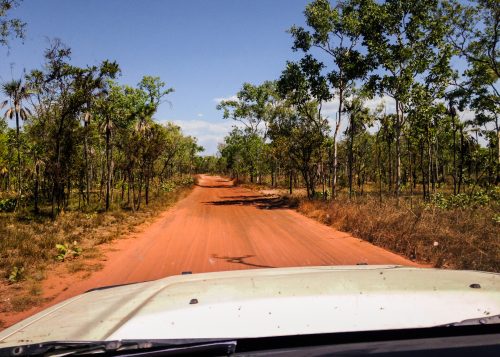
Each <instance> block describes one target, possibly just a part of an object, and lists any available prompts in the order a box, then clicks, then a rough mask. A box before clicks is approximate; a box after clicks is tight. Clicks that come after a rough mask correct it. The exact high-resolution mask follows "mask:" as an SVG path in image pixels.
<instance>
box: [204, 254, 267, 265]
mask: <svg viewBox="0 0 500 357" xmlns="http://www.w3.org/2000/svg"><path fill="white" fill-rule="evenodd" d="M253 257H255V255H243V256H241V257H220V256H218V255H217V254H212V258H214V259H221V260H225V261H226V262H228V263H235V264H242V265H248V266H251V267H255V268H274V267H272V266H270V265H260V264H254V263H249V262H246V261H245V259H248V258H253Z"/></svg>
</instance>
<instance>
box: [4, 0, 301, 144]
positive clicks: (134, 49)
mask: <svg viewBox="0 0 500 357" xmlns="http://www.w3.org/2000/svg"><path fill="white" fill-rule="evenodd" d="M307 2H308V1H307V0H252V1H251V0H245V1H243V0H212V1H208V0H206V1H202V0H196V1H195V0H182V1H180V0H178V1H173V0H141V1H139V0H136V1H131V0H43V1H41V0H24V1H23V2H22V3H21V5H20V7H19V8H17V9H16V10H15V11H14V12H13V16H16V17H19V18H21V19H23V20H24V21H25V22H27V38H26V40H25V41H24V43H21V41H20V40H13V41H11V47H10V49H9V50H7V49H5V48H0V51H1V53H0V56H1V58H2V62H0V76H1V78H0V80H2V81H5V80H9V79H11V77H12V76H14V77H19V76H20V75H21V74H22V71H23V69H26V70H28V71H29V70H31V69H33V68H39V67H40V66H41V65H42V63H43V50H44V48H46V47H47V43H48V42H47V41H48V39H53V38H56V37H57V38H60V39H61V40H62V41H63V42H64V43H66V44H67V45H68V46H70V47H71V48H72V50H73V56H72V61H73V63H74V64H76V65H81V66H83V65H86V64H89V65H92V64H97V63H99V62H100V61H101V60H104V59H111V60H116V61H117V62H118V63H119V64H120V66H121V69H122V76H121V77H120V78H119V81H120V82H121V83H124V84H131V85H133V84H136V83H137V82H138V81H139V80H140V78H141V77H142V76H143V75H154V76H160V77H161V78H162V80H164V81H165V82H166V83H167V84H168V86H171V87H174V88H175V93H173V94H172V95H170V96H169V98H168V99H169V100H170V102H171V103H172V105H171V106H170V105H169V104H167V103H164V104H162V106H161V107H160V109H159V111H158V113H157V115H156V118H157V119H158V120H161V121H163V120H169V121H175V122H176V123H177V124H179V125H181V127H183V128H184V131H185V132H186V133H188V134H191V135H195V136H197V137H198V138H199V142H200V144H201V145H203V146H204V147H205V148H206V152H205V154H213V153H215V152H216V148H217V142H218V141H221V140H222V138H223V137H224V134H225V133H226V132H227V130H228V129H230V127H231V125H232V124H233V123H231V122H230V121H227V120H224V119H222V115H221V112H219V111H217V110H216V109H215V106H216V104H217V103H216V101H217V98H227V97H230V96H232V95H234V94H235V93H236V92H237V91H238V89H239V88H240V87H241V84H242V83H243V82H251V83H255V84H257V83H261V82H263V81H264V80H269V79H276V78H278V77H279V75H280V73H281V71H282V69H283V68H284V67H285V62H286V60H291V59H296V58H298V55H299V54H297V53H294V52H293V51H292V50H291V44H292V41H291V38H290V35H289V34H288V33H286V30H287V29H288V28H289V27H290V26H291V25H293V24H297V25H303V23H304V18H303V10H304V7H305V5H306V4H307Z"/></svg>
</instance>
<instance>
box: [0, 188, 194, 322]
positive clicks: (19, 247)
mask: <svg viewBox="0 0 500 357" xmlns="http://www.w3.org/2000/svg"><path fill="white" fill-rule="evenodd" d="M190 191H191V187H179V188H177V189H175V190H173V191H172V192H169V193H166V194H163V195H162V196H159V197H157V198H155V199H154V200H153V201H152V202H150V204H149V205H148V206H145V207H144V208H143V209H141V210H140V211H136V212H132V211H131V210H123V209H119V208H116V209H115V210H113V211H110V212H102V213H97V212H91V213H82V212H78V211H68V212H62V213H61V214H60V215H59V216H58V217H57V218H56V219H54V220H52V219H50V218H48V217H40V216H38V217H36V216H33V215H31V214H29V213H18V214H12V213H1V214H0V237H1V239H0V315H1V314H3V313H8V312H19V311H25V310H28V309H32V308H33V307H36V306H38V305H40V304H42V303H46V302H48V301H50V300H51V299H52V297H53V295H54V294H55V293H57V290H58V289H60V288H61V286H62V285H63V284H62V285H61V284H57V285H58V286H55V285H54V286H49V287H48V289H46V290H45V291H44V290H43V289H42V285H43V284H42V283H43V282H44V281H45V279H46V278H47V277H49V276H50V277H55V276H57V279H56V280H58V281H61V282H64V281H66V282H71V281H77V280H82V279H87V278H88V277H90V276H91V274H92V273H93V272H95V271H98V270H100V269H102V267H103V261H104V260H106V257H105V254H104V253H105V252H109V251H112V250H113V249H114V248H113V241H114V240H116V239H121V238H128V237H131V236H132V235H133V234H132V233H134V232H138V231H140V230H141V229H143V228H144V227H145V226H146V225H147V224H148V223H149V222H151V221H152V220H153V219H154V218H155V217H156V216H157V215H158V214H159V213H161V212H163V211H165V209H166V208H168V207H170V206H172V205H173V204H174V203H175V202H177V201H178V200H180V199H182V198H184V197H186V196H187V195H188V194H189V192H190ZM56 245H63V246H64V247H65V248H67V252H66V253H65V254H63V253H64V252H63V251H62V250H61V249H57V248H56ZM49 285H50V284H49ZM1 320H2V319H1V318H0V328H1V327H2V326H3V325H4V322H2V321H1Z"/></svg>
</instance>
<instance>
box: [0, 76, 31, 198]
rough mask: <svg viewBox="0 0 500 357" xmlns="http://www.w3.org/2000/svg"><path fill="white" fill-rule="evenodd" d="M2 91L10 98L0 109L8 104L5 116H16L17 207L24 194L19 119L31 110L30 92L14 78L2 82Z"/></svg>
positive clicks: (10, 117) (0, 105) (26, 116)
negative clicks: (29, 106)
mask: <svg viewBox="0 0 500 357" xmlns="http://www.w3.org/2000/svg"><path fill="white" fill-rule="evenodd" d="M2 92H3V94H4V95H5V96H7V97H8V98H9V99H8V100H5V101H4V102H2V103H1V104H0V109H2V108H4V107H6V106H8V109H7V110H6V112H5V115H4V118H9V119H13V118H14V117H15V118H16V149H17V201H16V208H18V207H19V205H20V201H21V196H22V187H23V184H22V165H21V138H20V134H19V130H20V123H19V119H20V118H21V119H22V120H26V119H27V118H28V115H31V111H30V110H29V109H28V108H27V107H26V106H25V102H26V101H27V100H28V98H29V96H30V93H29V91H28V90H27V89H26V86H25V85H24V84H23V83H22V81H21V80H12V81H10V82H6V83H4V84H2Z"/></svg>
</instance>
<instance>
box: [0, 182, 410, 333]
mask: <svg viewBox="0 0 500 357" xmlns="http://www.w3.org/2000/svg"><path fill="white" fill-rule="evenodd" d="M359 263H366V264H401V265H416V264H415V263H413V262H411V261H410V260H407V259H405V258H403V257H401V256H399V255H397V254H394V253H391V252H389V251H387V250H384V249H382V248H379V247H376V246H374V245H372V244H370V243H368V242H365V241H363V240H360V239H357V238H354V237H352V236H351V235H349V234H347V233H343V232H339V231H337V230H335V229H332V228H330V227H327V226H325V225H322V224H320V223H318V222H316V221H314V220H312V219H309V218H306V217H304V216H302V215H300V214H299V213H297V212H295V211H293V210H290V209H287V208H283V207H282V206H281V205H280V204H279V202H277V201H276V199H269V198H266V197H264V196H261V195H259V194H257V193H255V192H254V191H251V190H248V189H245V188H241V187H235V186H233V184H232V182H231V181H229V180H227V179H224V178H222V177H218V176H203V175H202V176H200V179H199V183H198V185H197V186H196V187H195V188H194V190H193V192H192V193H191V194H190V195H189V196H187V197H186V198H184V199H183V200H181V201H180V202H178V203H177V205H176V206H175V207H173V208H171V209H170V210H168V211H166V212H163V213H162V214H161V215H160V216H159V217H158V218H157V219H156V221H155V222H153V223H152V224H151V225H149V226H147V227H145V228H144V229H143V231H142V232H141V233H139V234H138V235H136V237H134V238H131V239H124V240H117V241H115V242H113V243H112V249H109V250H108V252H107V253H106V258H105V262H104V268H103V269H102V270H100V271H98V272H96V273H94V274H92V275H91V276H90V277H89V278H87V279H85V280H80V281H75V280H74V278H73V279H64V278H63V279H61V278H60V277H59V276H57V274H53V275H52V276H51V277H49V278H48V279H47V280H46V281H45V282H44V295H45V296H47V297H50V302H48V303H47V304H45V305H44V306H41V307H38V308H34V309H31V310H28V311H25V312H22V313H16V314H7V316H4V317H2V320H3V321H4V323H5V325H4V327H7V326H9V325H11V324H13V323H15V322H17V321H19V320H21V319H23V318H25V317H27V316H29V315H31V314H33V313H35V312H37V311H39V310H40V309H42V308H45V307H47V306H50V305H53V304H55V303H57V302H60V301H62V300H64V299H67V298H69V297H72V296H74V295H77V294H80V293H82V292H84V291H86V290H88V289H91V288H95V287H99V286H106V285H115V284H124V283H132V282H139V281H146V280H153V279H158V278H163V277H166V276H170V275H177V274H180V273H182V272H187V271H190V272H192V273H201V272H213V271H223V270H235V269H252V268H271V267H292V266H314V265H346V264H359Z"/></svg>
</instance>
